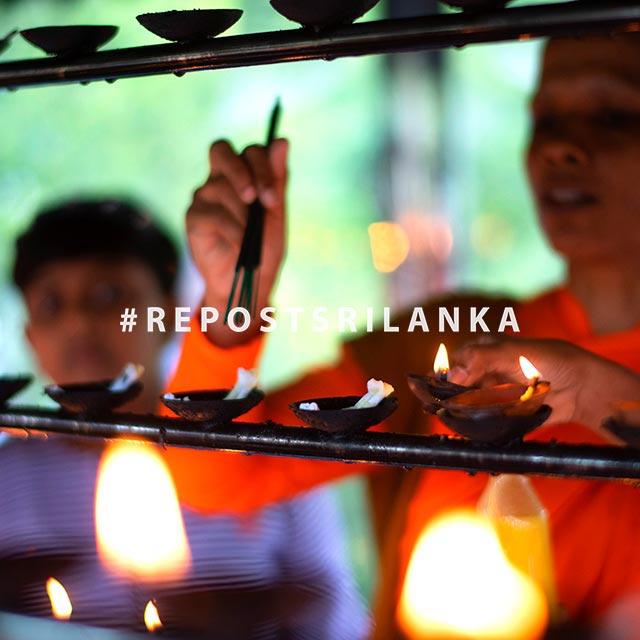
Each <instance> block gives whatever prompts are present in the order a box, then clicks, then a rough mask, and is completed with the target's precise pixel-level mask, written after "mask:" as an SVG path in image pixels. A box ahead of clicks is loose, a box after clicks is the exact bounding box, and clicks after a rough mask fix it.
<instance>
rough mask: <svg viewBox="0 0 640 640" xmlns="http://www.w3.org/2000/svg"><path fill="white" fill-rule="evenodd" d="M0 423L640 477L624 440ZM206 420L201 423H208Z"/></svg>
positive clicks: (250, 449) (310, 452)
mask: <svg viewBox="0 0 640 640" xmlns="http://www.w3.org/2000/svg"><path fill="white" fill-rule="evenodd" d="M0 424H2V425H4V426H6V427H11V428H14V429H23V430H25V432H27V433H29V432H31V431H34V432H45V433H58V434H65V435H72V436H84V437H90V438H107V439H122V438H129V439H135V440H142V441H147V442H154V443H157V444H163V445H172V446H179V447H192V448H198V449H209V450H223V451H241V452H245V453H259V454H265V455H272V456H293V457H299V458H312V459H319V460H334V461H340V462H351V463H353V462H362V463H368V464H383V465H391V466H401V467H405V468H412V467H431V468H440V469H457V470H462V471H468V472H470V473H475V472H477V471H490V472H495V473H516V472H517V473H532V474H536V475H545V476H560V477H580V478H590V479H616V478H628V479H640V456H638V454H637V452H636V451H634V450H632V449H629V448H624V447H614V446H590V445H569V444H560V443H541V442H517V443H513V444H511V445H507V446H502V447H495V446H488V445H482V444H475V443H472V442H470V441H468V440H463V439H460V438H452V437H447V436H409V435H403V434H398V433H379V432H364V433H355V434H348V435H346V434H344V435H335V434H329V433H326V432H324V431H319V430H317V429H311V428H304V427H290V426H284V425H280V424H275V423H273V422H267V423H265V424H254V423H247V422H233V423H230V424H229V425H225V426H218V425H212V424H207V425H206V426H205V425H203V423H201V422H200V423H199V422H192V421H189V420H183V419H177V418H161V417H157V416H152V415H145V416H141V415H135V414H113V415H110V416H106V417H101V418H99V419H94V420H91V419H85V418H81V417H77V416H72V415H69V414H64V413H62V412H60V411H45V410H30V409H24V410H18V409H16V410H10V409H5V410H2V411H0ZM205 428H206V430H205Z"/></svg>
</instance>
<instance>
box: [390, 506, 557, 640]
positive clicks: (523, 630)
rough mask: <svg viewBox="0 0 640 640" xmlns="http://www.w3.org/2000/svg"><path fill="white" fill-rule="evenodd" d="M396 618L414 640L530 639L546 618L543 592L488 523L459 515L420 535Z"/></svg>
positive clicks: (473, 515) (444, 518)
mask: <svg viewBox="0 0 640 640" xmlns="http://www.w3.org/2000/svg"><path fill="white" fill-rule="evenodd" d="M397 616H398V622H399V624H400V626H401V627H402V629H403V630H404V631H405V633H406V634H407V636H408V637H409V638H411V639H412V640H417V639H423V638H425V639H426V638H439V639H444V638H474V639H476V640H481V639H487V640H488V639H491V640H534V639H537V638H540V637H541V636H542V635H543V633H544V631H545V628H546V625H547V619H548V612H547V603H546V599H545V596H544V594H543V593H542V590H541V589H540V588H539V587H538V586H537V585H536V584H535V583H534V582H533V581H531V580H530V579H529V578H528V577H527V576H525V575H524V574H523V573H521V572H520V571H518V570H517V569H516V568H515V567H513V566H512V565H511V564H510V563H509V562H508V560H507V559H506V558H505V555H504V553H503V551H502V548H501V546H500V542H499V540H498V537H497V535H496V532H495V530H494V528H493V527H492V526H491V523H490V522H489V521H488V520H487V519H486V518H483V517H482V516H479V515H478V514H477V513H475V512H473V511H470V510H457V511H452V512H450V513H447V514H445V515H444V516H441V517H439V518H437V519H436V520H434V521H433V523H431V524H430V525H429V526H428V527H427V528H426V529H425V531H424V532H423V533H422V535H421V536H420V538H419V540H418V542H417V544H416V546H415V549H414V551H413V554H412V557H411V561H410V563H409V568H408V570H407V575H406V578H405V582H404V585H403V588H402V594H401V597H400V603H399V606H398V610H397Z"/></svg>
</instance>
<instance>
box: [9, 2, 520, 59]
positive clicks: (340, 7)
mask: <svg viewBox="0 0 640 640" xmlns="http://www.w3.org/2000/svg"><path fill="white" fill-rule="evenodd" d="M270 1H271V5H272V6H273V8H274V9H275V10H276V11H277V12H278V13H280V14H282V15H283V16H284V17H285V18H287V19H289V20H291V21H292V22H297V23H298V24H300V25H302V26H303V27H310V28H312V29H315V30H321V29H326V28H329V27H332V26H336V25H340V24H349V23H351V22H353V21H354V20H356V19H357V18H359V17H361V16H363V15H364V14H365V13H367V12H368V11H370V10H371V9H372V8H373V7H374V6H375V5H376V4H378V2H379V0H270ZM508 1H509V0H443V2H446V4H449V5H451V6H453V7H459V8H462V9H471V10H481V9H493V8H497V7H501V6H504V5H505V4H507V2H508ZM242 14H243V11H242V10H240V9H191V10H179V11H162V12H157V13H145V14H142V15H139V16H137V20H138V22H140V24H141V25H142V26H143V27H144V28H145V29H147V30H148V31H151V32H152V33H153V34H155V35H157V36H159V37H161V38H163V39H165V40H171V41H174V42H181V43H197V42H203V41H206V40H207V39H209V38H214V37H215V36H217V35H219V34H221V33H223V32H225V31H226V30H227V29H229V28H230V27H232V26H233V25H234V24H235V23H236V22H237V21H238V20H239V19H240V17H241V16H242ZM117 31H118V27H115V26H112V25H68V26H56V27H36V28H33V29H25V30H23V31H20V34H21V35H22V36H23V37H24V38H25V39H26V40H27V41H28V42H30V43H31V44H33V45H35V46H36V47H38V48H39V49H42V50H43V51H44V52H45V53H48V54H50V55H64V56H70V55H80V54H85V53H91V52H93V51H96V50H97V49H98V48H100V47H101V46H102V45H104V44H106V43H107V42H109V40H111V39H112V38H113V37H114V36H115V35H116V33H117ZM17 33H18V30H14V31H12V32H11V33H9V34H8V35H6V36H5V37H4V38H2V39H0V52H2V51H3V50H4V49H6V48H7V47H8V45H9V43H10V42H11V39H12V38H13V37H14V36H15V35H16V34H17Z"/></svg>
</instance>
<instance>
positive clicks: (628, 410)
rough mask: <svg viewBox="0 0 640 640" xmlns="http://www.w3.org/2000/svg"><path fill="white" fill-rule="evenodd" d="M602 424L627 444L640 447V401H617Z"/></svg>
mask: <svg viewBox="0 0 640 640" xmlns="http://www.w3.org/2000/svg"><path fill="white" fill-rule="evenodd" d="M611 407H612V412H613V413H612V415H611V416H610V417H609V418H607V419H606V420H605V421H604V422H603V423H602V426H603V427H604V428H605V429H607V430H608V431H610V432H611V433H613V435H614V436H616V438H619V439H620V440H622V441H623V442H625V443H626V444H628V445H630V446H632V447H635V448H636V449H640V402H631V401H625V402H615V403H613V404H612V405H611Z"/></svg>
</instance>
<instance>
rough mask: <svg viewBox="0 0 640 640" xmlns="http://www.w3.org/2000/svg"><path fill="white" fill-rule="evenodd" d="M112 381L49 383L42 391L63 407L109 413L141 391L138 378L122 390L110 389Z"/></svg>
mask: <svg viewBox="0 0 640 640" xmlns="http://www.w3.org/2000/svg"><path fill="white" fill-rule="evenodd" d="M112 382H113V380H103V381H100V382H90V383H87V384H65V385H49V386H47V387H45V388H44V391H45V393H46V394H47V395H48V396H49V397H50V398H51V399H52V400H55V401H56V402H57V403H58V404H59V405H60V406H61V407H62V408H63V409H66V410H67V411H70V412H71V413H82V414H89V415H96V414H101V413H109V412H110V411H113V410H114V409H117V408H118V407H119V406H121V405H123V404H125V403H127V402H129V401H130V400H133V399H134V398H135V397H136V396H138V395H139V394H140V392H141V391H142V382H140V381H139V380H138V381H136V382H134V383H133V384H132V385H131V386H130V387H129V388H128V389H125V390H124V391H110V390H109V385H110V384H111V383H112Z"/></svg>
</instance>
